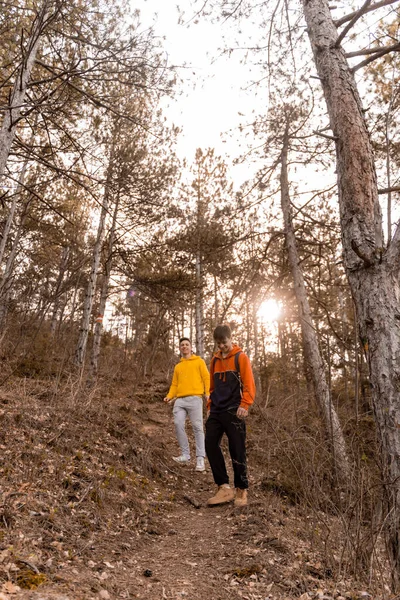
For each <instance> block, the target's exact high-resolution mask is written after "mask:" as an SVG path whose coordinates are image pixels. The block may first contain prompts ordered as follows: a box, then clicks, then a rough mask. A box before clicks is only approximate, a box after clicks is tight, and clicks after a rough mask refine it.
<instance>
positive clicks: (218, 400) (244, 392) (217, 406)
mask: <svg viewBox="0 0 400 600" xmlns="http://www.w3.org/2000/svg"><path fill="white" fill-rule="evenodd" d="M238 352H240V354H239V372H237V371H236V367H235V354H237V353H238ZM255 395H256V386H255V383H254V376H253V371H252V368H251V364H250V360H249V357H248V356H247V355H246V354H245V353H244V352H243V351H242V350H241V348H239V346H237V345H236V344H233V346H232V350H231V351H230V352H229V354H228V355H227V356H226V357H225V358H222V355H221V352H217V353H216V354H214V356H213V358H212V359H211V364H210V399H209V400H208V402H207V409H208V410H211V412H221V411H225V410H229V409H235V408H238V407H239V406H242V407H243V408H245V409H246V410H248V409H249V407H250V405H251V404H253V402H254V398H255Z"/></svg>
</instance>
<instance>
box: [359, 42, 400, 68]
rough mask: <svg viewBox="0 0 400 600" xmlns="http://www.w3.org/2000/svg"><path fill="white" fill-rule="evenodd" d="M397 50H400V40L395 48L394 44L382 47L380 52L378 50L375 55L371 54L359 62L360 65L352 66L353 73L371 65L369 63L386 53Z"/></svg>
mask: <svg viewBox="0 0 400 600" xmlns="http://www.w3.org/2000/svg"><path fill="white" fill-rule="evenodd" d="M397 50H400V42H399V43H398V44H396V45H395V49H393V46H390V47H389V46H388V47H387V48H384V49H382V50H381V51H380V52H376V53H375V54H374V55H373V56H370V57H369V58H366V59H365V60H363V61H362V62H360V63H358V65H355V67H352V68H351V70H352V71H353V73H355V72H356V71H358V69H362V68H363V67H366V66H367V65H369V63H371V62H373V61H374V60H377V59H378V58H381V57H382V56H385V54H389V52H394V51H397Z"/></svg>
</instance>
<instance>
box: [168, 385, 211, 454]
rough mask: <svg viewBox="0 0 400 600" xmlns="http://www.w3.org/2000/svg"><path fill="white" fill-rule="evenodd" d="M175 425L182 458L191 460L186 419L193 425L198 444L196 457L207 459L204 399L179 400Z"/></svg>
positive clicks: (176, 402) (174, 412) (175, 408)
mask: <svg viewBox="0 0 400 600" xmlns="http://www.w3.org/2000/svg"><path fill="white" fill-rule="evenodd" d="M173 415H174V423H175V431H176V437H177V438H178V444H179V446H180V447H181V451H182V456H184V457H185V458H190V449H189V441H188V437H187V435H186V431H185V424H186V418H187V417H189V419H190V422H191V423H192V427H193V432H194V439H195V442H196V456H197V457H200V456H201V457H203V458H204V457H205V455H206V453H205V449H204V428H203V399H202V397H201V396H184V397H183V398H177V400H175V404H174V410H173Z"/></svg>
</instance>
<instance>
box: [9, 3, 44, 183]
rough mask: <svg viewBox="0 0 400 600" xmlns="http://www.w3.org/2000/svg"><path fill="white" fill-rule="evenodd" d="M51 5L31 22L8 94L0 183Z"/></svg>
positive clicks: (40, 11) (41, 10) (42, 8)
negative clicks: (11, 87)
mask: <svg viewBox="0 0 400 600" xmlns="http://www.w3.org/2000/svg"><path fill="white" fill-rule="evenodd" d="M51 4H52V0H44V1H43V4H42V6H41V8H40V10H39V13H38V14H37V16H36V18H35V20H34V22H33V25H32V29H31V34H30V37H29V39H28V42H27V44H26V49H25V51H24V54H23V56H22V60H21V66H20V67H19V69H18V71H17V74H16V77H15V82H14V86H13V89H12V91H11V94H10V100H9V104H8V106H7V110H6V111H5V112H4V119H3V123H2V126H1V130H0V181H1V179H2V177H3V175H4V170H5V167H6V164H7V160H8V157H9V155H10V150H11V145H12V143H13V140H14V136H15V132H16V128H17V125H18V122H19V120H20V117H21V110H22V107H23V106H24V104H25V98H26V92H27V88H28V84H29V81H30V79H31V73H32V69H33V66H34V64H35V60H36V55H37V52H38V49H39V43H40V38H41V36H42V35H43V32H44V30H45V29H46V27H47V25H48V23H49V21H50V20H51V19H52V18H53V17H54V15H53V17H51V16H50V9H51Z"/></svg>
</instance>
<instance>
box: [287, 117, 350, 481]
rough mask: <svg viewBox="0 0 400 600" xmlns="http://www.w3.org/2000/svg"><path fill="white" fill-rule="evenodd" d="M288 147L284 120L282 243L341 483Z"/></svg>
mask: <svg viewBox="0 0 400 600" xmlns="http://www.w3.org/2000/svg"><path fill="white" fill-rule="evenodd" d="M288 151H289V123H287V124H286V128H285V134H284V138H283V146H282V154H281V176H280V183H281V205H282V213H283V221H284V228H285V237H286V247H287V251H288V259H289V266H290V270H291V273H292V276H293V281H294V292H295V295H296V300H297V305H298V309H299V317H300V325H301V333H302V338H303V346H304V355H305V360H306V362H307V365H308V368H309V370H310V373H311V376H312V381H313V387H314V393H315V398H316V400H317V404H318V407H319V409H320V412H321V415H322V420H323V422H324V426H325V430H326V432H327V434H328V437H329V440H330V443H331V446H332V452H333V457H334V464H335V468H336V473H337V475H338V479H339V481H340V482H342V483H347V482H349V479H350V467H349V460H348V456H347V451H346V444H345V440H344V436H343V431H342V428H341V425H340V422H339V419H338V416H337V414H336V411H335V408H334V406H333V405H332V399H331V394H330V389H329V385H328V381H327V378H326V372H325V371H326V370H325V365H324V361H323V359H322V356H321V352H320V350H319V346H318V337H317V333H316V329H315V325H314V323H313V319H312V316H311V310H310V304H309V302H308V297H307V290H306V285H305V282H304V277H303V272H302V270H301V267H300V260H299V256H298V252H297V242H296V237H295V233H294V229H293V222H292V208H291V204H290V193H289V179H288V163H287V160H288Z"/></svg>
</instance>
